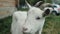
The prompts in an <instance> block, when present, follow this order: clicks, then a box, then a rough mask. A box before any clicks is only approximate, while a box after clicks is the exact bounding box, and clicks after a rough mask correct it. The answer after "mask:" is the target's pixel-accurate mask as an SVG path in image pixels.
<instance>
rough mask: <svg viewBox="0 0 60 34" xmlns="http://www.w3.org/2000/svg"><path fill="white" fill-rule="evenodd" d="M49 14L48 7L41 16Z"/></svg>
mask: <svg viewBox="0 0 60 34" xmlns="http://www.w3.org/2000/svg"><path fill="white" fill-rule="evenodd" d="M49 14H50V9H47V10H45V11H44V13H43V17H45V16H47V15H49Z"/></svg>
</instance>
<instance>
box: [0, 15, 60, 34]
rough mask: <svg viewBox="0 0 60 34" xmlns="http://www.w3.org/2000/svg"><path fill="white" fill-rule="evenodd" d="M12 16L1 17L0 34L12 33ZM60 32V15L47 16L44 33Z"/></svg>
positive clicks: (57, 33) (54, 33) (56, 33)
mask: <svg viewBox="0 0 60 34" xmlns="http://www.w3.org/2000/svg"><path fill="white" fill-rule="evenodd" d="M11 22H12V17H11V16H10V17H7V18H4V19H0V34H10V28H11ZM48 33H49V34H60V16H54V15H50V16H48V17H47V18H46V21H45V25H44V28H43V32H42V34H48Z"/></svg>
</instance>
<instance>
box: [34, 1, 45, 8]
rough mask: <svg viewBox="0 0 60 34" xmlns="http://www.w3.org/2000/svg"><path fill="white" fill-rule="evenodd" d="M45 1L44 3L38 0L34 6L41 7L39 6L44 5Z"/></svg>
mask: <svg viewBox="0 0 60 34" xmlns="http://www.w3.org/2000/svg"><path fill="white" fill-rule="evenodd" d="M43 3H44V2H43V1H39V2H37V3H36V4H35V5H34V6H36V7H39V6H40V5H42V4H43Z"/></svg>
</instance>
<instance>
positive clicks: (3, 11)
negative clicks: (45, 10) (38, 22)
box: [0, 0, 60, 34]
mask: <svg viewBox="0 0 60 34" xmlns="http://www.w3.org/2000/svg"><path fill="white" fill-rule="evenodd" d="M27 1H28V2H29V3H30V4H31V5H32V6H33V5H35V3H36V2H38V1H43V2H45V3H47V2H48V3H51V4H55V5H59V7H60V0H27ZM55 5H54V8H55V7H56V6H55ZM57 7H58V6H57ZM18 10H21V11H27V10H28V7H27V6H26V3H25V0H0V34H11V33H10V28H11V23H12V14H13V13H14V12H15V11H18ZM59 10H60V9H59ZM59 12H60V11H59ZM59 12H57V11H56V13H57V14H58V13H59ZM42 34H60V15H59V16H57V15H56V14H54V15H53V14H51V15H49V16H48V17H47V18H46V21H45V25H44V27H43V32H42Z"/></svg>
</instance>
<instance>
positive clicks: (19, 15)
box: [11, 11, 27, 34]
mask: <svg viewBox="0 0 60 34" xmlns="http://www.w3.org/2000/svg"><path fill="white" fill-rule="evenodd" d="M26 17H27V12H26V11H23V12H22V11H17V12H14V14H13V19H12V24H11V33H12V34H22V32H21V31H22V25H23V23H24V22H25V19H26Z"/></svg>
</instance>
